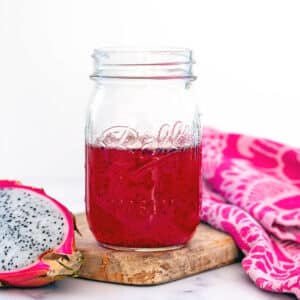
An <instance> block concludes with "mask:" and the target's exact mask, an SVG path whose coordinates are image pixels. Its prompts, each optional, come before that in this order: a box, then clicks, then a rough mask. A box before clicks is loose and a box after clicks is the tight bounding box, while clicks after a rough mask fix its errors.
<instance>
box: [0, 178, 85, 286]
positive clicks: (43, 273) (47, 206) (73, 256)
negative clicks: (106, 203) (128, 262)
mask: <svg viewBox="0 0 300 300" xmlns="http://www.w3.org/2000/svg"><path fill="white" fill-rule="evenodd" d="M80 264H81V254H80V253H79V252H77V251H75V244H74V224H73V216H72V214H71V213H70V212H69V211H68V210H67V209H66V208H65V207H64V206H63V205H62V204H60V203H59V202H57V201H56V200H54V199H53V198H51V197H49V196H47V195H46V194H45V192H44V191H43V190H42V189H37V188H33V187H28V186H23V185H21V184H19V183H18V182H16V181H3V180H2V181H1V180H0V285H4V286H9V285H11V286H20V287H29V286H41V285H45V284H48V283H50V282H52V281H54V280H57V279H60V278H62V277H64V276H72V275H76V273H77V271H78V270H79V268H80Z"/></svg>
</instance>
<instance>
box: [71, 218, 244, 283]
mask: <svg viewBox="0 0 300 300" xmlns="http://www.w3.org/2000/svg"><path fill="white" fill-rule="evenodd" d="M76 220H77V227H78V229H79V231H80V232H81V234H82V236H79V235H78V234H77V235H76V242H77V244H76V245H77V248H78V249H79V250H80V251H81V252H82V254H83V257H84V262H83V265H82V267H81V270H80V274H79V277H81V278H87V279H93V280H99V281H108V282H116V283H123V284H133V285H154V284H159V283H165V282H168V281H173V280H176V279H180V278H184V277H187V276H190V275H193V274H196V273H199V272H203V271H205V270H209V269H213V268H218V267H221V266H224V265H228V264H231V263H233V262H235V261H237V260H238V257H239V251H238V248H237V247H236V245H235V243H234V241H233V240H232V238H231V237H230V236H229V235H227V234H225V233H222V232H220V231H217V230H215V229H213V228H211V227H210V226H208V225H205V224H200V225H199V226H198V228H197V230H196V232H195V234H194V237H193V238H192V240H191V241H190V242H189V243H188V245H187V246H186V247H184V248H182V249H179V250H172V251H161V252H133V251H132V252H131V251H130V252H127V251H126V252H125V251H116V250H110V249H106V248H103V247H101V246H99V244H98V243H97V242H96V240H95V239H94V237H93V236H92V233H91V232H90V230H89V228H88V225H87V222H86V217H85V214H79V215H77V216H76Z"/></svg>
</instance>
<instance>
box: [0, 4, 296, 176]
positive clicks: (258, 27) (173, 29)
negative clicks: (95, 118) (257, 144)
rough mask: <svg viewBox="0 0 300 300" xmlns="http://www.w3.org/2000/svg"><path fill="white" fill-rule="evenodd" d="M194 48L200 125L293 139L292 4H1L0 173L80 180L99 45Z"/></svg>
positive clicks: (289, 140)
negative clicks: (93, 56) (94, 58)
mask: <svg viewBox="0 0 300 300" xmlns="http://www.w3.org/2000/svg"><path fill="white" fill-rule="evenodd" d="M114 45H121V46H184V47H190V48H192V49H194V50H195V55H196V59H197V70H196V73H197V75H198V80H197V81H196V83H195V86H194V88H195V89H196V90H197V95H198V96H197V97H198V98H199V102H201V104H202V107H203V112H204V116H205V123H206V124H210V125H213V126H215V127H218V128H221V129H224V130H231V131H237V132H245V133H249V134H253V135H260V136H266V137H270V138H274V139H277V140H281V141H283V142H286V143H289V144H292V145H296V146H300V133H299V132H298V131H299V128H300V126H299V125H298V123H299V117H298V115H299V107H300V106H299V103H300V102H299V101H300V1H299V0H295V1H292V0H281V1H276V0H252V1H244V0H236V1H233V0H226V1H224V0H219V1H217V0H209V1H208V0H206V1H199V0H194V1H191V0H184V1H183V0H181V1H175V0H151V1H150V0H147V1H144V0H133V1H132V0H120V1H117V0H105V1H104V0H103V1H101V0H81V1H76V0H72V1H71V0H70V1H67V0H51V1H50V0H49V1H41V0H26V1H25V0H24V1H20V0H19V1H17V0H0V177H2V178H4V177H5V178H24V177H27V178H29V177H31V178H44V177H49V178H53V179H57V180H61V179H66V178H78V180H81V179H82V178H83V174H84V171H83V170H84V143H83V128H84V117H85V107H86V104H87V101H88V99H89V96H90V93H91V90H92V82H90V80H89V79H88V76H89V74H90V73H91V71H92V59H91V57H90V54H91V53H92V50H93V49H94V48H95V47H100V46H114Z"/></svg>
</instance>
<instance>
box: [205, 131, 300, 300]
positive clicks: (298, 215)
mask: <svg viewBox="0 0 300 300" xmlns="http://www.w3.org/2000/svg"><path fill="white" fill-rule="evenodd" d="M203 175H204V179H205V183H204V189H203V204H202V220H203V221H205V222H207V223H209V224H211V225H212V226H214V227H216V228H218V229H220V230H223V231H225V232H227V233H229V234H230V235H231V236H232V237H233V238H234V240H235V241H236V243H237V244H238V246H239V248H240V249H241V250H242V251H243V253H244V254H245V257H244V259H243V260H242V266H243V268H244V270H245V271H246V273H247V274H248V275H249V277H250V278H251V279H252V280H253V281H254V282H255V284H256V285H257V286H258V287H260V288H262V289H264V290H268V291H273V292H280V293H293V294H295V295H296V297H297V298H298V299H300V149H293V148H291V147H288V146H286V145H282V144H279V143H276V142H273V141H270V140H267V139H262V138H253V137H249V136H245V135H239V134H226V133H223V132H220V131H217V130H214V129H211V128H205V129H204V134H203Z"/></svg>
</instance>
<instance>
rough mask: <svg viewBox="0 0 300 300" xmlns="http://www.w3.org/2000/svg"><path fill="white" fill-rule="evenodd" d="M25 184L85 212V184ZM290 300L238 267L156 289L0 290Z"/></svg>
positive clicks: (16, 294) (169, 299)
mask: <svg viewBox="0 0 300 300" xmlns="http://www.w3.org/2000/svg"><path fill="white" fill-rule="evenodd" d="M21 179H22V180H23V182H24V183H26V184H30V185H37V186H43V187H44V188H45V189H46V191H47V192H48V193H49V194H51V195H52V196H54V197H56V198H57V199H59V200H60V201H62V202H63V203H64V204H65V205H67V206H68V207H69V208H70V209H72V210H73V211H74V212H79V211H81V210H82V209H83V208H84V202H83V182H82V180H79V179H77V180H71V179H69V180H58V179H56V180H46V179H41V178H40V179H29V178H21ZM226 298H227V299H230V300H241V299H242V300H284V299H286V300H288V299H296V298H295V297H293V296H288V295H279V294H274V293H268V292H264V291H261V290H259V289H258V288H256V287H255V286H254V284H253V283H252V282H251V281H250V280H249V279H248V277H247V276H246V275H245V274H244V272H243V270H242V268H241V266H240V265H239V264H234V265H231V266H227V267H223V268H220V269H217V270H211V271H207V272H204V273H201V274H198V275H195V276H191V277H189V278H186V279H181V280H178V281H175V282H171V283H167V284H163V285H158V286H153V287H137V286H125V285H118V284H111V283H102V282H95V281H88V280H82V279H64V280H61V281H59V282H56V283H54V284H51V285H49V286H47V287H42V288H36V289H17V288H7V289H6V288H5V289H0V300H29V299H35V300H39V299H41V300H60V299H63V300H69V299H70V300H76V299H90V300H93V299H109V300H117V299H122V300H151V299H155V300H181V299H182V300H194V299H195V300H200V299H201V300H217V299H218V300H219V299H226Z"/></svg>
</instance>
